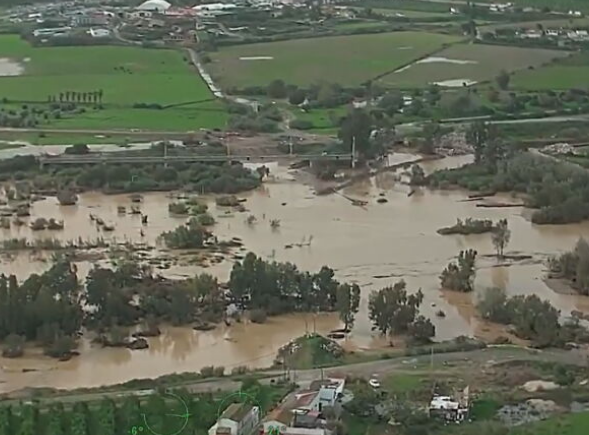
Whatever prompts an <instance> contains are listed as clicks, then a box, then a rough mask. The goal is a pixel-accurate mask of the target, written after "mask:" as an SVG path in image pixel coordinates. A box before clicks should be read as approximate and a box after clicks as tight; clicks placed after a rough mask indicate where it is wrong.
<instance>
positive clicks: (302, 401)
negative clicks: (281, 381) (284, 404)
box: [295, 391, 319, 408]
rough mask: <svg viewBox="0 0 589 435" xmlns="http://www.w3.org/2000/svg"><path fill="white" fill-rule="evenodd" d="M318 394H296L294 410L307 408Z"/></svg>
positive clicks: (312, 392) (313, 392)
mask: <svg viewBox="0 0 589 435" xmlns="http://www.w3.org/2000/svg"><path fill="white" fill-rule="evenodd" d="M318 394H319V392H318V391H305V392H301V394H297V400H296V404H295V408H300V407H303V406H309V405H310V404H311V403H313V400H315V398H316V397H317V395H318Z"/></svg>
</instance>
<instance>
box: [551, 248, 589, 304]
mask: <svg viewBox="0 0 589 435" xmlns="http://www.w3.org/2000/svg"><path fill="white" fill-rule="evenodd" d="M549 266H550V271H551V272H552V274H553V275H554V276H555V277H558V278H564V279H566V280H568V281H570V283H571V284H572V286H573V287H574V288H575V289H576V290H578V291H579V293H581V294H583V295H589V244H587V242H586V241H585V239H583V238H581V239H579V240H578V241H577V245H576V246H575V249H574V250H573V251H570V252H565V253H564V254H562V255H560V256H558V257H555V258H551V259H550V261H549Z"/></svg>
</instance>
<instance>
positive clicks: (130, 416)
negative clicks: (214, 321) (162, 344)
mask: <svg viewBox="0 0 589 435" xmlns="http://www.w3.org/2000/svg"><path fill="white" fill-rule="evenodd" d="M284 389H285V388H284V387H278V386H272V387H271V386H263V385H260V384H259V383H258V382H257V381H255V380H253V379H249V378H248V379H246V380H244V381H243V382H242V387H241V389H240V391H242V392H243V393H244V396H247V397H248V399H247V403H250V401H253V402H254V403H255V404H256V405H259V406H261V408H262V412H265V411H267V410H268V409H269V408H270V407H271V406H273V405H274V404H275V398H277V397H278V398H280V395H281V394H283V390H284ZM174 394H175V395H176V396H177V397H179V398H180V399H181V400H182V402H183V403H184V404H185V405H186V407H187V408H188V413H189V417H188V418H187V421H186V427H184V428H183V429H182V431H181V432H178V435H180V434H182V435H189V434H196V433H205V432H206V431H208V429H209V428H210V427H211V426H212V425H213V424H214V423H215V421H216V420H217V418H218V416H219V414H220V407H221V410H222V409H223V408H226V407H228V406H229V405H230V404H231V403H232V402H238V401H239V400H240V399H239V397H238V396H237V395H235V398H234V399H233V398H225V399H224V398H223V397H220V396H219V395H218V394H217V395H213V394H212V393H205V394H192V393H189V392H188V391H187V390H185V389H175V390H174ZM241 400H243V399H241ZM185 412H186V410H185V408H184V406H183V405H182V403H180V402H179V401H178V400H177V399H172V398H171V397H170V396H169V395H167V394H165V393H161V392H157V393H154V394H152V395H150V396H149V397H147V398H139V397H136V396H133V395H129V396H126V397H125V398H122V399H117V400H116V401H114V400H112V399H110V398H104V399H102V400H100V401H98V402H97V403H92V404H90V403H87V402H77V403H75V404H74V405H73V406H67V405H66V406H64V404H63V403H54V404H50V405H49V406H41V405H40V404H39V403H36V402H35V401H33V403H32V404H25V405H22V404H20V405H13V406H0V435H98V434H100V435H120V434H121V433H130V431H131V428H133V427H134V426H135V427H144V426H145V420H144V418H143V415H147V416H148V419H149V422H148V424H149V427H150V428H151V429H152V430H153V431H154V432H156V433H166V430H170V428H174V430H178V429H180V427H179V424H182V423H183V421H182V420H179V419H178V416H177V415H178V414H184V413H185ZM146 430H148V429H147V428H144V431H146Z"/></svg>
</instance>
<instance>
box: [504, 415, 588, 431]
mask: <svg viewBox="0 0 589 435" xmlns="http://www.w3.org/2000/svg"><path fill="white" fill-rule="evenodd" d="M588 427H589V412H584V413H581V414H568V415H566V416H563V417H560V418H551V419H549V420H546V421H542V422H540V423H536V424H532V425H525V426H522V427H521V428H517V429H513V430H511V431H510V432H509V435H528V434H530V435H531V434H533V435H587V428H588Z"/></svg>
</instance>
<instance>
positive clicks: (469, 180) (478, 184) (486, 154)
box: [428, 123, 589, 224]
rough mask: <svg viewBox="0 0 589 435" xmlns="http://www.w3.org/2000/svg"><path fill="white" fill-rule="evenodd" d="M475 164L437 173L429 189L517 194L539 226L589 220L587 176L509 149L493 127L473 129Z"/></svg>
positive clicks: (547, 159) (580, 170) (562, 164)
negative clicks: (462, 189) (458, 187)
mask: <svg viewBox="0 0 589 435" xmlns="http://www.w3.org/2000/svg"><path fill="white" fill-rule="evenodd" d="M471 132H472V133H471V137H473V138H475V140H474V144H473V145H474V149H475V162H474V163H472V164H469V165H465V166H462V167H461V168H457V169H448V170H442V171H437V172H434V173H433V174H432V175H430V176H429V177H428V182H429V185H430V186H432V187H438V188H448V187H451V186H460V187H463V188H466V189H469V190H474V191H483V192H489V191H492V192H516V193H521V194H524V195H525V198H526V200H525V204H526V206H528V207H531V208H535V209H537V210H535V211H534V213H533V214H532V222H533V223H535V224H566V223H573V222H580V221H583V220H585V219H587V218H589V207H588V206H587V203H588V201H589V172H587V171H586V170H585V169H584V168H581V167H578V166H576V165H573V164H570V163H566V162H559V161H557V160H555V159H552V158H550V157H546V156H543V155H536V154H533V153H532V152H524V151H517V150H515V149H514V148H513V147H509V146H507V144H506V143H505V141H504V140H503V139H502V138H500V137H498V136H497V135H496V131H495V129H494V128H492V127H491V126H489V125H485V124H483V123H476V124H475V125H473V126H472V127H471Z"/></svg>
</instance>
